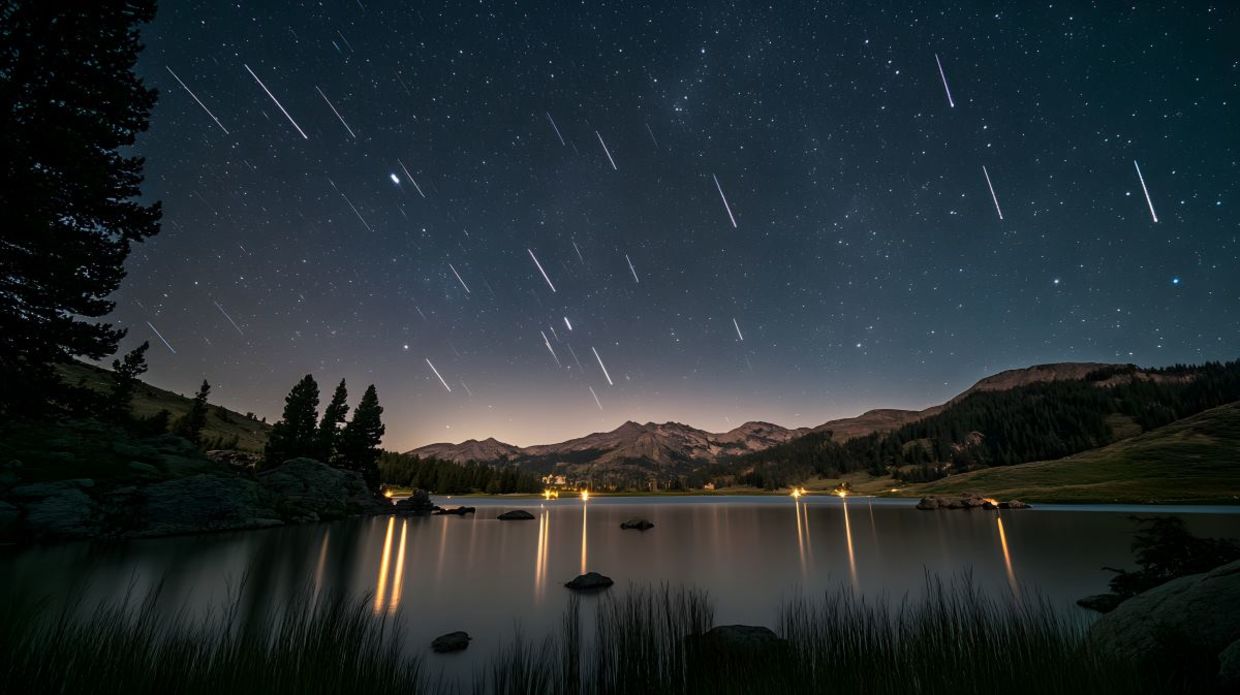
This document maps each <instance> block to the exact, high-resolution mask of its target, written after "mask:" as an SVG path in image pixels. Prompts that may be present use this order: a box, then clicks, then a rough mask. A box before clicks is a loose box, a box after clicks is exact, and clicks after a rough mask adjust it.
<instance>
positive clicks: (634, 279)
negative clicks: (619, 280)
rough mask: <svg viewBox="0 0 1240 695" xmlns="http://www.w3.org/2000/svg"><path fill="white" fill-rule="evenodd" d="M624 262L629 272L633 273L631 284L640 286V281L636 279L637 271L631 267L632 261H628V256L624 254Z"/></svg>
mask: <svg viewBox="0 0 1240 695" xmlns="http://www.w3.org/2000/svg"><path fill="white" fill-rule="evenodd" d="M624 260H626V261H628V262H629V272H630V273H633V282H636V283H637V284H639V285H640V284H641V280H638V279H637V269H636V268H634V267H633V261H629V254H627V253H626V254H624Z"/></svg>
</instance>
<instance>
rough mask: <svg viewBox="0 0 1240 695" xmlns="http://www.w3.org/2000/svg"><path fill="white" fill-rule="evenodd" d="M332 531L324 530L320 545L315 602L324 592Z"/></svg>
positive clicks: (316, 570)
mask: <svg viewBox="0 0 1240 695" xmlns="http://www.w3.org/2000/svg"><path fill="white" fill-rule="evenodd" d="M331 537H332V530H331V529H330V528H327V529H323V540H322V541H321V542H320V543H319V562H318V564H317V565H315V568H314V600H315V601H316V602H317V601H318V599H319V594H320V593H321V592H322V591H323V575H324V573H326V571H327V542H328V541H329V540H331Z"/></svg>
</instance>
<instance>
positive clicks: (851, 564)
mask: <svg viewBox="0 0 1240 695" xmlns="http://www.w3.org/2000/svg"><path fill="white" fill-rule="evenodd" d="M840 501H841V502H843V506H844V537H845V538H846V539H847V541H848V574H849V576H850V577H851V578H852V586H853V590H854V591H857V590H860V588H861V585H860V584H859V583H858V582H857V555H856V553H854V552H853V537H852V523H851V522H850V521H849V519H848V500H847V499H846V498H845V497H844V496H843V495H841V496H840Z"/></svg>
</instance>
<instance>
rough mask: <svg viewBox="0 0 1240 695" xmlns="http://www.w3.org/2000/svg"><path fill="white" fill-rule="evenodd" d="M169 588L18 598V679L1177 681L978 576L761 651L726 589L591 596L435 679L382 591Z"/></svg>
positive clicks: (682, 685)
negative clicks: (546, 627)
mask: <svg viewBox="0 0 1240 695" xmlns="http://www.w3.org/2000/svg"><path fill="white" fill-rule="evenodd" d="M157 593H158V592H152V594H150V595H148V596H146V597H145V598H143V599H142V600H140V601H135V600H132V599H130V598H126V599H124V600H122V601H119V602H118V603H116V604H114V605H111V606H104V607H100V608H98V609H95V610H93V611H90V612H82V611H80V610H63V611H59V612H52V611H49V610H47V609H46V606H40V605H23V604H21V603H20V602H18V601H10V602H9V605H8V607H7V608H4V609H0V619H3V624H2V625H0V640H2V643H0V692H11V693H25V692H31V693H33V692H38V693H86V692H89V693H127V694H137V693H174V692H175V693H211V694H212V695H237V694H239V693H251V692H261V693H298V694H299V695H304V694H307V693H400V694H401V695H416V694H418V693H441V692H442V693H449V692H452V693H458V692H472V693H478V694H482V693H497V694H504V695H509V694H511V695H516V694H518V693H522V694H523V693H551V694H563V695H567V694H569V693H598V694H605V693H606V694H610V693H711V694H712V695H717V694H721V693H781V692H784V691H787V692H813V693H867V694H868V693H900V694H901V695H907V694H908V693H983V692H985V693H991V692H996V691H999V692H1004V693H1024V692H1029V693H1032V692H1037V693H1039V694H1046V693H1144V692H1158V693H1164V692H1170V691H1169V690H1168V689H1167V688H1166V687H1165V685H1166V681H1162V682H1160V681H1158V680H1157V679H1154V678H1150V677H1149V675H1148V674H1144V673H1140V672H1139V671H1138V670H1137V669H1135V668H1133V666H1132V665H1131V664H1125V663H1121V662H1117V661H1114V660H1111V659H1109V658H1108V657H1106V656H1104V655H1103V654H1102V653H1099V652H1097V651H1096V650H1094V649H1093V648H1091V647H1090V646H1089V643H1088V642H1087V641H1086V640H1085V635H1084V631H1083V628H1082V627H1081V626H1080V625H1079V624H1078V623H1077V622H1075V621H1074V620H1071V619H1069V618H1067V617H1065V616H1064V615H1063V614H1060V613H1059V612H1058V611H1056V610H1055V609H1054V608H1053V607H1052V606H1050V605H1049V604H1048V603H1046V602H1044V601H1039V600H1025V601H1014V600H1011V599H1010V598H1008V599H1006V600H1003V599H995V598H992V597H990V596H988V595H986V594H984V593H983V592H981V591H979V590H977V589H976V587H974V586H973V584H972V583H971V582H970V581H969V580H968V578H967V577H966V578H962V579H957V580H952V581H949V582H943V581H940V580H938V579H936V578H933V577H928V578H927V580H926V587H925V590H924V591H923V592H922V594H921V595H920V597H919V598H914V599H906V600H902V601H890V600H882V599H879V600H866V599H863V598H860V597H857V596H855V595H854V594H853V593H852V592H850V591H848V590H847V589H840V590H836V591H833V592H830V593H828V594H826V595H825V596H823V597H821V598H796V599H793V600H791V601H788V602H786V603H785V604H784V606H783V608H782V609H781V611H780V613H779V615H778V616H777V619H776V621H775V623H774V625H775V631H776V633H778V635H779V636H780V637H782V638H784V640H785V641H783V642H780V643H778V644H777V645H775V646H773V647H771V648H766V649H761V650H757V651H754V650H736V649H732V648H727V647H726V645H723V646H720V645H717V644H714V643H712V642H709V641H705V640H702V639H700V638H697V637H695V635H700V634H701V633H703V632H705V631H707V630H709V628H710V627H711V626H712V625H713V623H714V608H713V604H712V602H711V600H710V597H709V596H708V595H707V594H706V593H704V592H701V591H698V590H695V589H686V588H674V587H670V586H666V585H664V586H654V587H642V586H631V587H629V588H628V589H627V590H623V591H616V590H613V591H612V592H609V593H606V594H603V595H602V596H599V597H598V600H597V601H591V603H592V604H593V607H592V610H591V613H590V615H589V616H585V615H583V612H584V611H583V605H585V604H583V603H582V602H581V601H579V600H577V599H576V598H574V599H573V600H571V601H570V603H569V606H568V608H567V610H566V611H565V614H564V616H563V620H562V623H561V625H560V627H559V629H558V630H557V631H555V632H554V633H553V634H551V635H547V636H542V637H540V638H538V639H529V638H527V637H526V636H525V635H523V634H521V633H520V631H518V632H517V634H516V635H515V637H514V638H513V639H512V640H511V641H510V642H509V643H508V644H507V646H505V647H503V648H502V649H500V650H499V651H498V653H497V654H495V655H493V656H492V658H491V660H490V662H489V664H488V665H487V666H486V667H484V668H481V669H479V671H478V672H477V673H475V674H474V676H473V677H472V680H470V681H469V682H466V683H456V682H446V681H445V680H443V679H442V678H440V679H439V680H432V679H430V678H428V677H427V675H426V674H427V672H428V671H429V670H431V669H430V668H428V666H433V664H432V663H430V662H427V661H425V660H424V659H423V658H420V657H411V656H409V654H410V650H407V649H405V648H404V647H403V645H402V640H401V635H400V633H399V631H398V630H396V629H394V626H393V624H392V623H390V622H387V621H386V620H384V619H379V618H375V617H374V616H373V615H372V613H371V612H370V611H369V610H368V602H367V601H365V600H348V599H343V598H334V599H323V600H320V601H318V602H317V603H315V604H313V608H312V609H311V608H310V606H311V603H308V602H304V601H290V602H289V603H287V604H285V605H281V606H278V607H277V608H276V609H275V610H272V611H271V612H270V613H269V614H267V616H266V617H263V618H257V619H241V618H240V617H239V616H240V613H239V611H238V610H237V609H235V608H233V609H229V610H225V611H222V612H220V613H218V614H216V615H215V616H213V617H209V618H208V619H207V620H205V621H204V620H196V621H190V620H187V619H186V618H185V616H183V615H178V616H172V617H169V616H168V615H167V614H166V612H164V611H160V610H157V609H156V598H157ZM585 618H589V619H585ZM709 645H714V646H709ZM426 658H427V659H434V658H435V657H430V656H428V657H426Z"/></svg>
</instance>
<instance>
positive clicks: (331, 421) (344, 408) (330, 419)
mask: <svg viewBox="0 0 1240 695" xmlns="http://www.w3.org/2000/svg"><path fill="white" fill-rule="evenodd" d="M348 399H349V392H348V390H347V389H346V388H345V384H344V379H341V380H340V384H339V385H337V386H336V391H335V393H333V394H332V400H331V402H330V403H328V404H327V407H326V408H324V409H323V419H322V420H320V421H319V433H318V436H319V455H318V459H319V460H320V461H322V462H323V463H332V462H333V461H334V460H335V459H336V457H337V455H338V454H339V452H340V436H341V431H340V427H341V425H343V424H344V419H345V416H346V415H348V414H349V404H348V402H347V401H348Z"/></svg>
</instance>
